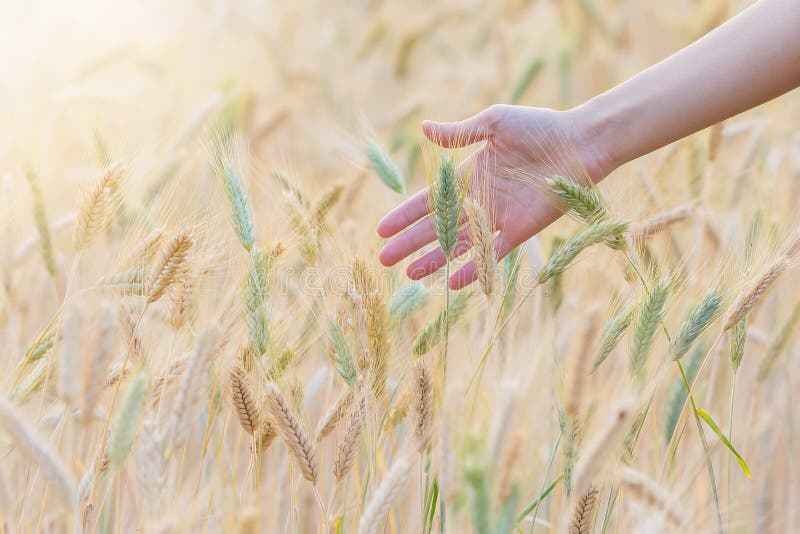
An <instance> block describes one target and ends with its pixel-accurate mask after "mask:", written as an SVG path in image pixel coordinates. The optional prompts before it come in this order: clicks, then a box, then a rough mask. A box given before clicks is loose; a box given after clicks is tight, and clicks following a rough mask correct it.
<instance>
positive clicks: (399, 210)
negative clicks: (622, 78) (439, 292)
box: [378, 105, 613, 289]
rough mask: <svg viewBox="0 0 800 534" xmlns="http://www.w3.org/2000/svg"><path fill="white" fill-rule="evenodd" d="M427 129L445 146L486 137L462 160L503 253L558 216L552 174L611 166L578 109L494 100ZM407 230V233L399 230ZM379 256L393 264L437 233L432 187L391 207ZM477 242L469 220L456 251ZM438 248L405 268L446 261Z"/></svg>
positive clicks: (470, 275) (466, 271)
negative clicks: (550, 189) (547, 183)
mask: <svg viewBox="0 0 800 534" xmlns="http://www.w3.org/2000/svg"><path fill="white" fill-rule="evenodd" d="M422 130H423V132H424V133H425V135H426V136H427V137H428V138H429V139H430V140H431V141H433V142H434V143H436V144H438V145H440V146H442V147H444V148H457V147H463V146H468V145H471V144H473V143H477V142H481V141H485V144H484V145H483V146H482V147H481V148H480V149H478V150H477V151H476V152H474V153H473V154H471V155H470V156H469V157H468V158H467V159H466V160H465V161H463V162H462V163H461V164H460V165H459V168H458V173H459V177H460V178H461V179H465V178H468V179H469V190H468V195H469V196H470V197H473V198H476V199H478V200H479V201H481V203H482V204H483V205H484V207H485V209H486V210H487V212H488V213H489V215H490V218H491V221H492V224H493V227H494V228H495V230H499V231H500V233H499V235H498V236H497V237H496V240H495V250H496V253H497V257H498V259H501V258H503V257H505V256H506V255H507V254H508V253H509V252H511V251H512V250H513V249H514V248H515V247H517V246H518V245H520V244H522V243H524V242H525V241H527V240H528V239H529V238H530V237H532V236H534V235H536V234H537V233H538V232H540V231H541V230H542V229H544V228H545V227H547V226H548V225H549V224H550V223H552V222H553V221H555V220H556V219H557V218H558V217H559V216H560V215H561V214H562V211H561V209H560V208H559V207H558V205H557V204H556V203H555V202H554V200H553V198H552V197H551V196H550V195H549V194H548V193H547V192H546V191H545V190H544V189H543V188H542V187H541V182H542V180H544V179H546V178H550V177H551V176H553V175H555V174H559V175H562V176H566V177H569V178H571V179H574V180H582V179H583V180H586V179H592V180H594V181H595V182H597V181H600V180H601V179H602V178H604V177H605V176H606V175H607V174H608V173H609V172H610V171H611V170H612V168H613V165H612V164H611V163H610V158H609V157H608V154H607V152H605V151H604V150H602V149H601V147H600V146H599V143H597V142H595V140H594V139H593V138H592V137H591V136H590V135H588V131H587V130H588V129H587V128H584V127H583V121H582V119H581V117H580V116H579V115H578V114H577V113H576V112H575V111H566V112H560V111H554V110H550V109H543V108H530V107H525V106H507V105H494V106H491V107H490V108H487V109H486V110H484V111H482V112H481V113H479V114H477V115H475V116H474V117H471V118H469V119H466V120H464V121H459V122H451V123H436V122H431V121H425V122H423V124H422ZM400 232H402V233H400ZM397 234H400V235H399V236H397V237H396V238H395V239H393V240H392V241H391V242H390V243H388V244H387V245H386V246H384V247H383V249H382V250H381V252H380V256H379V257H380V261H381V263H382V264H383V265H386V266H392V265H395V264H396V263H398V262H399V261H401V260H403V259H405V258H406V257H408V256H410V255H411V254H413V253H414V252H416V251H418V250H419V249H421V248H422V247H424V246H425V245H427V244H429V243H431V242H433V241H434V240H435V239H436V231H435V230H434V225H433V218H432V216H431V214H430V206H429V202H428V188H425V189H423V190H422V191H419V192H418V193H416V194H415V195H414V196H412V197H411V198H409V199H408V200H406V201H405V202H403V203H402V204H401V205H399V206H397V207H396V208H395V209H393V210H392V211H391V212H389V213H388V214H387V215H386V216H384V217H383V219H382V220H381V221H380V223H378V235H380V236H381V237H384V238H389V237H392V236H395V235H397ZM470 248H472V241H471V238H470V233H469V227H468V226H465V227H464V228H462V229H461V230H460V231H459V235H458V242H457V244H456V247H455V249H454V251H453V254H452V258H455V257H458V256H460V255H462V254H464V253H466V252H467V251H468V250H469V249H470ZM445 263H446V261H445V256H444V253H443V252H442V249H441V248H438V247H437V248H436V249H435V250H433V251H431V252H428V253H426V254H424V255H423V256H422V257H420V258H418V259H416V260H414V261H413V262H412V263H411V264H410V265H409V266H408V268H407V269H406V273H407V275H408V277H409V278H411V279H413V280H419V279H421V278H424V277H426V276H428V275H430V274H432V273H434V272H436V271H438V270H439V269H440V268H442V267H443V266H444V265H445ZM476 279H477V273H476V271H475V265H474V264H473V262H472V261H470V262H468V263H467V264H466V265H464V266H463V267H462V268H461V269H459V270H458V271H456V272H455V273H454V274H453V275H452V276H451V277H450V282H449V283H450V287H451V288H452V289H461V288H463V287H465V286H467V285H469V284H471V283H472V282H474V281H475V280H476Z"/></svg>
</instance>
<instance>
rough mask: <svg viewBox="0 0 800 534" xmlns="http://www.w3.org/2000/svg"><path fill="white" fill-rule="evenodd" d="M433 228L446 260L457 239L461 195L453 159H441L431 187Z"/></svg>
mask: <svg viewBox="0 0 800 534" xmlns="http://www.w3.org/2000/svg"><path fill="white" fill-rule="evenodd" d="M431 200H432V202H433V212H434V228H435V229H436V237H437V239H438V240H439V246H441V247H442V252H443V253H444V255H445V257H446V258H449V257H450V255H451V254H452V253H453V250H454V249H455V246H456V241H457V239H458V222H459V218H460V216H461V194H460V192H459V187H458V183H457V178H456V167H455V163H454V162H453V159H452V158H450V157H442V160H441V162H440V164H439V175H438V177H437V179H436V180H435V181H434V183H433V185H432V187H431Z"/></svg>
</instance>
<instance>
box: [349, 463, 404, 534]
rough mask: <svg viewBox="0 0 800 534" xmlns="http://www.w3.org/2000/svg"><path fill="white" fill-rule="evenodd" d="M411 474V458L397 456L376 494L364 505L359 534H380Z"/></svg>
mask: <svg viewBox="0 0 800 534" xmlns="http://www.w3.org/2000/svg"><path fill="white" fill-rule="evenodd" d="M410 474H411V460H410V458H409V457H408V456H407V455H403V456H400V457H399V458H397V459H396V460H395V461H394V463H393V464H392V467H391V468H390V469H389V472H388V473H387V474H386V476H385V477H384V479H383V480H382V481H381V483H380V485H379V486H378V489H377V490H375V494H374V495H373V496H372V498H371V499H370V500H369V502H367V504H366V506H364V511H363V512H362V513H361V519H360V520H359V522H358V534H379V533H380V532H382V531H383V522H384V520H385V519H386V515H387V514H388V513H389V509H390V508H391V506H392V503H393V502H394V501H395V499H397V497H398V496H399V495H400V492H401V491H402V490H403V488H404V487H405V485H406V482H407V481H408V477H409V475H410Z"/></svg>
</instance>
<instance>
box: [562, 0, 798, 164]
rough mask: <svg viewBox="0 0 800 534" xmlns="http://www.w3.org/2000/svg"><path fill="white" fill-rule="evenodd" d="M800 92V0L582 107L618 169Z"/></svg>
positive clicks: (775, 2)
mask: <svg viewBox="0 0 800 534" xmlns="http://www.w3.org/2000/svg"><path fill="white" fill-rule="evenodd" d="M798 86H800V1H799V0H761V1H760V2H757V3H756V4H754V5H752V6H751V7H749V8H748V9H746V10H744V11H742V12H741V13H740V14H739V15H737V16H736V17H734V18H732V19H731V20H729V21H728V22H726V23H725V24H723V25H722V26H720V27H718V28H717V29H715V30H714V31H712V32H710V33H708V34H707V35H705V36H704V37H702V38H701V39H699V40H697V41H695V42H694V43H692V44H691V45H689V46H687V47H686V48H684V49H683V50H681V51H679V52H677V53H675V54H674V55H672V56H670V57H668V58H667V59H665V60H663V61H661V62H660V63H657V64H656V65H654V66H652V67H650V68H649V69H647V70H645V71H642V72H641V73H639V74H638V75H636V76H634V77H633V78H631V79H630V80H628V81H626V82H624V83H622V84H620V85H618V86H616V87H614V88H613V89H611V90H610V91H608V92H606V93H603V94H602V95H599V96H597V97H595V98H593V99H592V100H590V101H588V102H586V103H585V104H583V105H582V106H579V107H578V108H575V109H574V110H573V113H574V114H575V116H576V119H577V121H578V122H579V123H582V127H581V128H580V129H581V130H582V131H583V133H584V135H587V136H593V137H596V138H597V139H602V140H603V141H602V145H603V146H605V147H607V149H606V154H605V156H606V158H607V159H608V160H609V165H610V166H611V167H612V168H613V167H616V166H618V165H621V164H623V163H625V162H628V161H631V160H633V159H635V158H638V157H639V156H642V155H644V154H647V153H649V152H651V151H653V150H656V149H658V148H661V147H663V146H665V145H667V144H669V143H671V142H673V141H676V140H678V139H681V138H683V137H686V136H687V135H690V134H692V133H694V132H697V131H699V130H702V129H703V128H706V127H708V126H710V125H712V124H715V123H717V122H719V121H722V120H724V119H727V118H729V117H732V116H733V115H736V114H738V113H741V112H743V111H746V110H748V109H750V108H752V107H754V106H757V105H759V104H762V103H764V102H767V101H768V100H771V99H773V98H775V97H777V96H780V95H782V94H784V93H786V92H788V91H790V90H792V89H794V88H796V87H798Z"/></svg>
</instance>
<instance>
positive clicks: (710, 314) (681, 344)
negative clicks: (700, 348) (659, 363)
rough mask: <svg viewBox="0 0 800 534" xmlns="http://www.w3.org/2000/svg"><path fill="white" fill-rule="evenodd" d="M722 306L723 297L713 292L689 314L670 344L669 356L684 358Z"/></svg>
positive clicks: (675, 358)
mask: <svg viewBox="0 0 800 534" xmlns="http://www.w3.org/2000/svg"><path fill="white" fill-rule="evenodd" d="M721 304H722V296H721V295H720V294H719V293H718V292H717V291H716V290H713V291H711V292H710V293H708V294H707V295H706V296H704V297H703V298H702V300H700V302H698V303H697V305H696V306H695V307H694V308H693V309H692V310H691V311H690V312H689V314H688V315H687V316H686V319H685V320H684V321H683V324H681V326H680V328H678V332H677V333H676V334H675V337H673V338H672V343H670V346H669V355H670V357H672V359H673V360H680V359H681V358H683V356H684V355H685V354H686V353H687V352H688V351H689V349H690V348H691V346H692V344H693V343H694V342H695V341H696V340H697V338H698V337H700V334H702V333H703V331H704V330H705V329H706V327H708V325H709V324H711V321H713V320H714V319H715V318H716V317H717V315H718V314H719V309H720V305H721Z"/></svg>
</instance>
